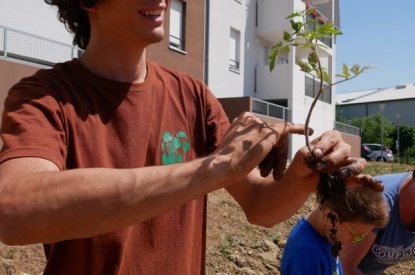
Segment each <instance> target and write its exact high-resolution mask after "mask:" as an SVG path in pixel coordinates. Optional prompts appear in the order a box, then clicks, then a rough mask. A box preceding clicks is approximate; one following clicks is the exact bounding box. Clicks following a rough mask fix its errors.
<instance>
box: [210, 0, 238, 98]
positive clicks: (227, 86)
mask: <svg viewBox="0 0 415 275" xmlns="http://www.w3.org/2000/svg"><path fill="white" fill-rule="evenodd" d="M210 5H211V6H210V16H211V18H210V27H209V30H210V31H209V32H210V33H209V71H208V85H209V87H210V89H211V90H212V91H213V93H214V94H215V96H217V97H238V96H243V91H244V87H243V76H244V64H245V63H244V58H242V57H243V55H244V51H245V43H244V41H245V34H244V33H245V26H246V0H242V1H241V3H239V2H238V1H235V0H226V1H223V0H211V1H210ZM231 27H232V28H234V29H236V30H239V31H240V34H241V35H240V41H241V45H240V46H241V47H240V56H241V59H240V62H241V63H240V70H239V73H235V72H232V71H230V70H229V34H230V28H231Z"/></svg>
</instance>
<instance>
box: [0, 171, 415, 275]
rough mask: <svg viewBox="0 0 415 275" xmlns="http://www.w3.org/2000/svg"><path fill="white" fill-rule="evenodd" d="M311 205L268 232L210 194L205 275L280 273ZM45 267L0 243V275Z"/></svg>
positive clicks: (29, 251) (220, 194)
mask: <svg viewBox="0 0 415 275" xmlns="http://www.w3.org/2000/svg"><path fill="white" fill-rule="evenodd" d="M384 166H385V167H387V168H386V169H388V170H384V171H381V173H386V172H390V171H391V170H390V165H384ZM382 167H383V166H382V165H381V166H380V167H378V166H377V167H376V169H375V170H376V172H377V173H379V169H381V168H382ZM409 168H413V167H409ZM409 168H408V169H409ZM392 171H393V170H392ZM287 199H288V198H287ZM314 206H315V202H314V197H313V196H310V198H309V200H308V201H307V202H306V204H305V205H304V206H303V207H302V208H301V209H300V210H299V211H298V212H297V213H296V214H295V215H294V216H293V217H291V218H290V219H288V220H287V221H285V222H283V223H281V224H279V225H276V226H274V227H273V228H270V229H267V228H263V227H258V226H253V225H251V224H249V223H248V222H247V221H246V219H245V216H244V215H243V213H242V211H241V209H240V208H239V206H238V205H237V204H236V203H235V201H234V200H233V199H232V198H231V197H230V196H229V195H228V194H227V193H226V192H225V191H224V190H218V191H216V192H213V193H211V194H210V195H209V203H208V230H207V251H206V274H207V275H213V274H214V275H227V274H229V275H231V274H232V275H233V274H244V275H245V274H247V275H251V274H252V275H254V274H279V260H280V258H281V255H282V251H283V248H284V244H285V242H286V238H287V235H288V233H289V231H290V230H291V228H292V226H293V225H294V224H295V223H296V222H297V220H298V219H299V218H300V217H302V216H303V215H304V214H306V213H308V212H309V211H310V210H311V209H312V208H313V207H314ZM44 265H45V257H44V255H43V249H42V246H41V245H39V244H37V245H30V246H22V247H10V246H9V247H8V246H5V245H3V244H1V243H0V274H1V275H3V274H4V275H14V274H18V275H27V274H30V275H32V274H34V275H40V274H42V271H43V268H44ZM385 274H388V275H392V274H403V275H409V274H415V261H411V262H406V263H403V264H400V265H398V266H395V267H392V268H390V269H388V270H387V271H386V272H385Z"/></svg>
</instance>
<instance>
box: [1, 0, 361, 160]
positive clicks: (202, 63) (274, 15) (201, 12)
mask: <svg viewBox="0 0 415 275" xmlns="http://www.w3.org/2000/svg"><path fill="white" fill-rule="evenodd" d="M32 2H33V3H32V4H31V5H27V2H26V0H2V1H0V72H4V73H2V74H0V100H2V99H3V98H4V96H5V94H6V93H7V91H8V89H9V88H10V86H11V84H13V83H15V82H17V81H18V80H19V79H20V78H22V77H23V76H26V75H29V74H32V73H33V72H34V71H36V70H37V69H39V68H42V67H50V66H51V65H53V64H54V63H56V62H63V61H66V60H70V59H71V58H74V57H77V56H78V55H79V54H80V53H81V51H80V50H79V49H78V48H76V47H74V46H72V35H71V34H69V33H68V32H67V31H66V30H65V28H64V25H63V24H62V23H61V22H59V21H58V20H57V17H56V10H55V9H54V8H51V7H49V6H48V5H46V4H45V3H44V1H43V0H32ZM307 3H308V4H311V5H313V6H314V7H316V8H317V9H318V10H319V12H320V13H321V14H322V15H323V16H324V17H326V18H327V19H328V20H330V21H334V22H337V24H339V0H314V1H305V0H304V1H302V0H278V1H276V0H192V1H188V0H170V7H169V12H168V13H167V15H166V20H165V33H166V38H165V39H164V40H163V41H162V42H161V43H158V44H155V45H152V46H150V47H149V49H148V59H149V60H153V61H156V62H159V63H161V64H163V65H165V66H167V67H170V68H172V69H175V70H180V71H185V72H188V73H189V74H192V75H194V76H196V77H198V78H200V79H203V80H204V81H205V82H206V83H207V84H208V85H209V87H210V89H211V90H212V91H213V93H214V94H215V95H216V96H217V97H218V98H219V99H220V100H221V101H222V103H223V105H224V107H225V110H226V111H227V112H228V114H235V115H236V114H237V113H239V112H241V111H251V112H254V113H256V114H257V115H261V116H262V117H263V118H264V119H266V120H268V121H270V122H273V121H275V120H286V121H291V122H294V123H305V120H306V116H307V113H308V109H309V107H310V104H311V102H312V100H313V97H314V95H315V94H316V88H315V87H316V86H317V84H318V81H317V79H316V78H315V77H313V76H312V75H308V74H305V73H304V72H301V71H300V69H299V67H298V66H297V65H296V64H295V60H296V58H298V57H300V58H306V57H307V55H308V53H307V52H306V51H304V50H297V49H293V50H292V51H291V52H290V53H289V54H286V55H283V56H280V57H279V59H278V62H277V65H276V67H275V69H274V71H273V72H270V71H269V67H268V55H269V53H270V50H271V48H272V46H273V45H274V44H275V43H276V42H277V41H279V40H281V39H282V35H283V31H284V30H289V29H290V25H289V21H288V20H286V19H285V18H286V16H288V15H289V14H291V13H292V12H295V11H300V10H303V9H304V8H305V7H306V4H307ZM320 43H325V44H326V45H327V46H328V47H327V48H326V49H325V50H322V51H321V53H320V58H321V60H322V63H323V65H324V67H325V68H326V69H327V70H328V72H329V74H330V75H331V76H332V78H334V75H335V72H334V68H335V67H336V66H335V51H336V44H335V37H332V38H329V39H325V41H323V40H322V41H320ZM333 95H334V90H331V91H328V92H325V93H324V95H323V97H322V98H321V100H319V101H318V103H317V105H316V107H315V110H314V112H313V115H312V117H311V123H310V127H312V128H313V129H314V130H315V134H314V136H318V135H319V134H321V133H322V132H324V131H327V130H331V129H334V128H336V126H335V125H336V124H335V104H334V102H335V101H334V96H333ZM235 100H237V101H235ZM236 102H239V104H240V105H237V104H235V103H236ZM236 110H237V112H236ZM0 111H1V110H0ZM232 116H234V115H230V117H231V119H232ZM349 138H350V142H351V143H356V144H359V143H360V137H356V136H354V135H351V136H350V137H349V136H347V137H346V139H349ZM303 145H304V137H303V136H297V135H295V136H292V137H291V142H290V146H291V148H290V153H289V157H290V158H292V156H293V155H294V153H295V152H296V151H297V150H298V148H300V147H302V146H303ZM353 147H358V146H353ZM358 154H359V151H357V150H356V152H354V155H358Z"/></svg>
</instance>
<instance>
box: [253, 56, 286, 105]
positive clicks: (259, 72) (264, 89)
mask: <svg viewBox="0 0 415 275" xmlns="http://www.w3.org/2000/svg"><path fill="white" fill-rule="evenodd" d="M291 78H292V74H291V73H290V66H289V64H288V63H284V64H280V63H278V64H277V65H276V66H275V68H274V70H273V71H272V72H270V71H269V66H268V65H263V66H257V67H256V97H258V98H260V99H264V100H270V99H281V98H287V97H289V96H290V93H291V90H292V88H291V81H290V79H291Z"/></svg>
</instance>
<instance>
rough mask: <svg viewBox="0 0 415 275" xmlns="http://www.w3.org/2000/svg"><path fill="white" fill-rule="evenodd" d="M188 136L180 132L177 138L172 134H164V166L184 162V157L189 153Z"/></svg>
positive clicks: (162, 148)
mask: <svg viewBox="0 0 415 275" xmlns="http://www.w3.org/2000/svg"><path fill="white" fill-rule="evenodd" d="M189 146H190V144H189V141H188V138H187V134H186V133H185V132H183V131H180V132H178V133H177V134H176V136H175V137H173V136H172V134H171V133H170V132H164V133H163V137H162V142H161V151H162V152H163V155H162V161H163V164H173V163H178V162H183V161H184V155H185V154H187V152H189Z"/></svg>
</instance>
